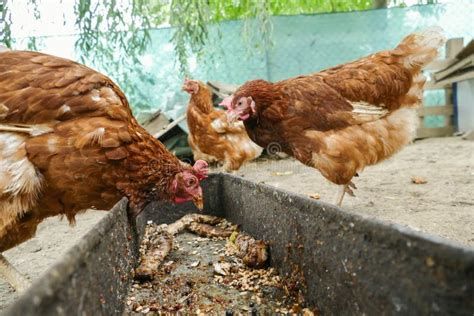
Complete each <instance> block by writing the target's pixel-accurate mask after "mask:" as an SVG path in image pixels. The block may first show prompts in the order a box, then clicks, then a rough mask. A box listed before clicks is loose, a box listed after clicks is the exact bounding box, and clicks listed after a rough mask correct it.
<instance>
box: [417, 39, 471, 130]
mask: <svg viewBox="0 0 474 316" xmlns="http://www.w3.org/2000/svg"><path fill="white" fill-rule="evenodd" d="M462 48H463V39H462V38H452V39H450V40H448V41H447V43H446V58H445V59H440V60H435V61H434V62H432V63H431V64H429V65H428V66H427V67H426V68H425V70H429V71H431V72H432V73H436V72H438V71H440V70H443V69H445V68H447V67H448V66H450V65H451V64H453V63H454V62H455V61H456V58H455V56H456V54H457V53H458V52H459V51H461V49H462ZM433 77H434V76H433ZM425 90H444V93H445V102H444V104H443V105H437V106H426V105H425V104H423V106H422V107H420V108H419V110H418V116H419V118H420V126H419V128H418V130H417V132H416V138H418V139H419V138H428V137H442V136H452V135H453V133H454V132H455V127H454V124H453V123H454V120H453V114H454V106H453V91H452V84H451V83H443V82H439V83H436V82H435V80H434V79H430V80H427V82H426V84H425ZM433 115H443V116H445V120H444V122H445V125H444V126H442V127H428V126H425V124H424V118H425V117H426V116H433Z"/></svg>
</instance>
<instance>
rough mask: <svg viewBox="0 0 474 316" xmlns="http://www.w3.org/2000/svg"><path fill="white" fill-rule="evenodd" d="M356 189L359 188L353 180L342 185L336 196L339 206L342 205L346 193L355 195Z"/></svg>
mask: <svg viewBox="0 0 474 316" xmlns="http://www.w3.org/2000/svg"><path fill="white" fill-rule="evenodd" d="M355 189H357V187H356V186H355V184H354V183H353V182H352V181H350V182H349V183H348V184H343V185H340V186H339V190H338V193H337V196H336V202H335V204H336V205H337V206H341V204H342V200H343V199H344V194H345V193H347V194H348V195H350V196H355V194H354V191H353V190H355Z"/></svg>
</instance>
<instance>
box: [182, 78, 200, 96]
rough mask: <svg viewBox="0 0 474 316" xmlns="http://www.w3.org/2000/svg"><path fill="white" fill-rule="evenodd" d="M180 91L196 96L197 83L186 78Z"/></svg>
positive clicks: (197, 90)
mask: <svg viewBox="0 0 474 316" xmlns="http://www.w3.org/2000/svg"><path fill="white" fill-rule="evenodd" d="M181 89H183V91H186V92H187V93H189V94H191V95H193V94H196V93H198V92H199V81H197V80H192V79H188V78H186V79H184V83H183V86H182V87H181Z"/></svg>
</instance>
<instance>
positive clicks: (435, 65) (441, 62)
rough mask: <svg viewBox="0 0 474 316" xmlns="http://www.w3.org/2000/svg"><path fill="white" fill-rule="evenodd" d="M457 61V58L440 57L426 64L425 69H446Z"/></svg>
mask: <svg viewBox="0 0 474 316" xmlns="http://www.w3.org/2000/svg"><path fill="white" fill-rule="evenodd" d="M456 61H457V59H456V58H447V59H438V60H434V61H432V62H431V63H429V64H428V65H426V66H425V67H424V68H423V70H432V71H433V70H444V69H446V68H448V67H449V66H451V65H452V64H454V63H455V62H456Z"/></svg>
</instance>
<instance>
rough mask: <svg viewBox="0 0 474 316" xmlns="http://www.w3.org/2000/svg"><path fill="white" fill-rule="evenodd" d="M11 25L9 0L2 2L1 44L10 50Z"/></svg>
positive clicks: (2, 0)
mask: <svg viewBox="0 0 474 316" xmlns="http://www.w3.org/2000/svg"><path fill="white" fill-rule="evenodd" d="M11 24H12V16H11V12H10V11H9V10H8V3H7V0H0V43H1V44H3V45H5V46H6V47H8V48H11V47H12V32H11V28H10V26H11Z"/></svg>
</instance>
